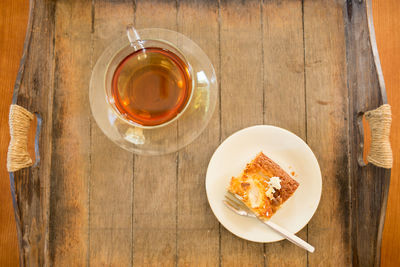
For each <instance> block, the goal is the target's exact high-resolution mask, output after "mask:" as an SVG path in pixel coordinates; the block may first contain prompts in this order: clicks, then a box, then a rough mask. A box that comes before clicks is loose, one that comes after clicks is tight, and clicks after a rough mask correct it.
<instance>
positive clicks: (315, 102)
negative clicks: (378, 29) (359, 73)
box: [304, 0, 351, 266]
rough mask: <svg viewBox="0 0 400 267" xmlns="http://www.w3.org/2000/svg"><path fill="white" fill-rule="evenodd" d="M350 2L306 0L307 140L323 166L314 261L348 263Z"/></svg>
mask: <svg viewBox="0 0 400 267" xmlns="http://www.w3.org/2000/svg"><path fill="white" fill-rule="evenodd" d="M343 12H344V5H343V3H340V2H339V1H309V0H306V1H304V40H305V74H306V103H307V111H306V112H307V129H306V130H307V141H308V144H309V146H310V147H311V149H312V150H313V151H314V153H315V155H316V157H317V159H318V161H319V164H320V167H321V172H322V185H323V190H322V196H321V201H320V204H319V207H318V210H317V212H316V213H315V215H314V217H313V218H312V220H311V221H310V223H309V224H308V240H309V242H310V243H311V244H315V245H316V251H315V253H313V254H309V255H308V260H309V264H310V265H311V266H317V265H320V264H324V263H327V264H328V262H331V263H332V259H334V262H335V265H342V266H348V265H349V264H350V263H351V246H350V183H349V171H348V170H349V163H348V161H349V158H348V153H349V149H348V142H349V139H348V127H349V126H348V119H349V111H348V90H347V84H346V82H347V80H346V79H347V77H346V73H345V71H343V70H345V69H346V49H345V48H346V43H345V41H346V40H345V29H344V26H345V25H344V22H345V20H344V18H343V16H344V13H343Z"/></svg>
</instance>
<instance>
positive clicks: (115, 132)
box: [89, 28, 218, 155]
mask: <svg viewBox="0 0 400 267" xmlns="http://www.w3.org/2000/svg"><path fill="white" fill-rule="evenodd" d="M137 32H138V33H139V35H140V38H141V39H142V40H146V41H151V40H153V41H159V42H164V43H166V44H168V45H170V46H172V47H173V48H175V49H177V50H178V51H179V52H180V53H181V54H182V55H183V56H184V57H185V59H186V60H187V62H188V63H189V64H190V66H191V69H192V78H193V89H192V96H191V99H190V102H189V103H188V104H187V106H186V108H185V109H184V112H182V113H181V114H179V116H177V117H176V118H175V119H174V120H171V121H170V122H168V123H165V124H162V125H158V126H142V125H139V124H137V123H134V122H132V121H130V120H127V119H126V118H124V116H122V115H121V114H120V113H119V112H118V111H117V110H116V109H115V108H114V107H113V105H112V102H113V100H112V99H111V98H110V95H109V94H108V93H107V92H108V91H109V90H110V88H111V78H112V75H113V73H114V71H115V69H116V68H117V66H118V64H119V63H120V62H121V60H122V59H123V57H122V56H121V55H123V54H126V55H127V53H128V54H129V53H132V52H133V51H134V50H133V49H134V48H132V47H131V46H130V42H129V40H128V38H127V37H126V36H125V35H124V36H122V37H121V38H120V39H118V40H116V41H115V42H113V43H112V44H111V45H110V46H108V47H107V48H106V49H105V51H104V52H103V54H102V55H101V56H100V57H99V59H98V60H97V63H96V65H95V67H94V69H93V72H92V77H91V80H90V87H89V100H90V107H91V110H92V114H93V117H94V118H95V120H96V123H97V124H98V126H99V127H100V129H101V130H102V131H103V132H104V134H105V135H106V136H107V137H108V138H110V139H111V140H112V141H113V142H115V143H116V144H118V145H119V146H120V147H122V148H124V149H126V150H128V151H131V152H133V153H136V154H141V155H161V154H167V153H172V152H175V151H177V150H179V149H181V148H182V147H184V146H186V145H188V144H189V143H191V142H192V141H193V140H194V139H196V137H198V136H199V135H200V133H201V132H202V131H203V130H204V128H205V127H206V125H207V124H208V122H209V120H210V119H211V116H212V114H213V112H214V109H215V104H216V102H217V93H218V87H217V78H216V75H215V70H214V67H213V65H212V64H211V61H210V60H209V58H208V57H207V55H206V54H205V53H204V52H203V50H202V49H201V48H200V47H199V46H198V45H197V44H196V43H194V42H193V41H192V40H190V39H189V38H187V37H186V36H184V35H183V34H181V33H178V32H174V31H170V30H166V29H157V28H152V29H142V30H138V31H137Z"/></svg>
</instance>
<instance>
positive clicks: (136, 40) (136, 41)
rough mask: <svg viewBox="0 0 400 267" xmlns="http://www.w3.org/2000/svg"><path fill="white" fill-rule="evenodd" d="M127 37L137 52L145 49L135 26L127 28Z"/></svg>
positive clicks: (131, 25)
mask: <svg viewBox="0 0 400 267" xmlns="http://www.w3.org/2000/svg"><path fill="white" fill-rule="evenodd" d="M126 35H127V36H128V39H129V43H130V44H131V47H133V48H134V49H135V50H139V49H143V48H144V47H143V41H142V39H141V38H140V35H139V33H138V32H137V30H136V29H135V27H133V24H129V25H128V26H126Z"/></svg>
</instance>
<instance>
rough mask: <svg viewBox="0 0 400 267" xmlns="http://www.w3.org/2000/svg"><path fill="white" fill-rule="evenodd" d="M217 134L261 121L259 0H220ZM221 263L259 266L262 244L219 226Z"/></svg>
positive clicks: (262, 257) (262, 262)
mask: <svg viewBox="0 0 400 267" xmlns="http://www.w3.org/2000/svg"><path fill="white" fill-rule="evenodd" d="M220 13H221V14H220V16H221V18H220V20H221V26H220V27H221V36H220V38H221V44H220V45H221V50H220V57H221V134H222V140H224V139H225V138H227V137H228V136H229V135H230V134H232V133H234V132H235V131H237V130H240V129H242V128H245V127H247V126H250V125H255V124H262V122H263V80H262V73H261V69H262V62H263V59H262V57H261V55H262V40H261V23H260V21H261V16H260V14H261V6H260V2H259V1H247V2H241V1H221V6H220ZM221 263H222V265H223V266H246V265H252V266H263V265H264V246H263V244H259V243H253V242H248V241H246V240H243V239H240V238H238V237H236V236H234V235H233V234H232V233H230V232H228V231H227V230H226V229H225V228H223V227H222V226H221Z"/></svg>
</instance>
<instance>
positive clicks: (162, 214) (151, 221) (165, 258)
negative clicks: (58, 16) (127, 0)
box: [133, 0, 178, 266]
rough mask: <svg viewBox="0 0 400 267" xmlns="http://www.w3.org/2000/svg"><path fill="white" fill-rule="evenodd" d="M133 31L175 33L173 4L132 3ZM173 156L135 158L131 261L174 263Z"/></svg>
mask: <svg viewBox="0 0 400 267" xmlns="http://www.w3.org/2000/svg"><path fill="white" fill-rule="evenodd" d="M135 25H136V28H138V29H141V28H153V27H154V28H157V27H158V28H166V29H171V30H175V31H176V30H177V3H176V1H172V0H171V1H162V0H160V1H145V0H141V1H139V0H138V1H136V13H135ZM177 160H178V158H177V153H172V154H169V155H165V156H156V157H148V156H147V157H146V156H136V157H135V169H134V187H133V188H134V192H133V196H134V199H133V220H134V222H133V224H134V225H133V227H134V234H133V236H134V242H133V261H134V262H135V265H139V266H140V265H147V266H157V265H158V264H159V263H160V262H162V263H163V265H165V266H172V265H175V264H176V262H177V257H176V255H177V244H176V235H177V218H176V216H177V201H176V200H177Z"/></svg>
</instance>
